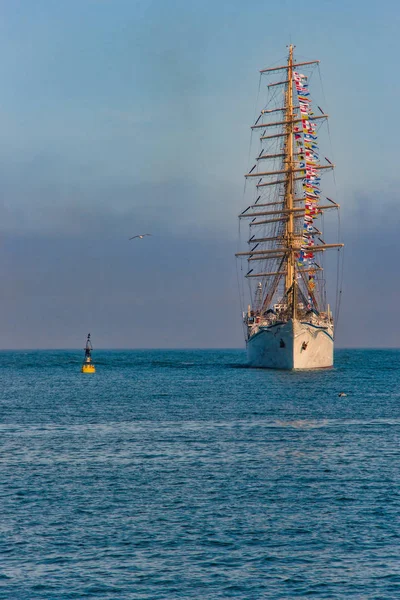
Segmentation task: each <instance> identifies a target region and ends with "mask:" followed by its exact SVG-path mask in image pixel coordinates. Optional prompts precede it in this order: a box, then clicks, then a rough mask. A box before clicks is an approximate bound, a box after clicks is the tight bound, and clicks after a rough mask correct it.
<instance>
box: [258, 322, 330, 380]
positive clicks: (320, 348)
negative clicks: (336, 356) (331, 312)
mask: <svg viewBox="0 0 400 600" xmlns="http://www.w3.org/2000/svg"><path fill="white" fill-rule="evenodd" d="M247 357H248V362H249V365H250V366H252V367H261V368H265V369H321V368H324V367H332V366H333V329H332V326H331V325H327V326H323V325H315V324H312V323H309V322H306V321H298V320H296V319H295V320H290V321H288V322H286V323H276V324H274V325H270V326H264V327H263V326H261V327H260V328H259V329H258V331H256V332H255V333H253V335H251V336H250V338H249V340H248V342H247Z"/></svg>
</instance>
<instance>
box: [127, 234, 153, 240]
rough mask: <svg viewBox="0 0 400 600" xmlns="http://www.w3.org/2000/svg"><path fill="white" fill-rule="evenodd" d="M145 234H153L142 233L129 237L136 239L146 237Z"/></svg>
mask: <svg viewBox="0 0 400 600" xmlns="http://www.w3.org/2000/svg"><path fill="white" fill-rule="evenodd" d="M145 235H151V233H142V234H140V235H134V236H133V237H131V238H129V239H130V240H134V239H135V238H139V239H141V240H142V239H143V238H144V237H145Z"/></svg>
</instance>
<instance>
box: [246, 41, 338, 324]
mask: <svg viewBox="0 0 400 600" xmlns="http://www.w3.org/2000/svg"><path fill="white" fill-rule="evenodd" d="M293 54H294V46H293V45H292V44H290V46H289V54H288V58H287V62H286V64H284V65H281V66H278V67H271V68H268V69H262V70H261V73H262V74H266V75H269V74H271V73H274V72H276V71H283V72H284V73H285V75H286V76H284V77H282V79H281V80H279V81H277V82H274V83H270V84H268V86H267V87H268V90H271V89H272V88H274V89H275V88H276V86H284V94H283V102H282V101H281V102H280V103H279V104H278V106H277V107H274V108H271V105H270V104H267V105H266V106H265V108H264V109H262V110H261V112H260V115H259V117H258V118H257V120H256V122H255V123H254V125H252V126H251V129H252V131H257V130H260V131H261V132H262V133H261V136H260V138H259V139H260V141H261V142H262V144H264V143H265V146H263V147H262V149H261V152H260V153H259V155H258V156H257V157H256V163H255V165H254V166H253V167H252V168H251V169H250V171H249V172H248V173H246V174H245V177H246V179H250V180H256V179H258V182H257V183H255V190H256V192H257V194H256V195H257V198H256V200H253V202H252V203H251V204H250V205H249V206H248V207H247V208H246V209H245V210H243V211H242V212H241V213H240V214H239V219H245V220H248V223H249V230H250V237H249V239H248V241H247V243H248V245H249V249H248V251H245V252H237V253H236V256H237V257H238V258H246V259H247V261H248V269H249V270H248V272H247V273H246V275H245V277H246V279H249V280H250V281H251V279H252V278H257V279H259V280H260V279H261V280H262V281H263V282H264V284H263V290H264V302H263V304H262V307H261V309H257V310H260V311H262V309H263V307H268V304H269V303H270V302H271V300H272V298H273V297H274V294H275V293H276V292H277V290H278V286H279V285H280V283H281V282H282V283H284V290H283V297H284V304H286V307H287V313H288V314H290V316H291V317H292V318H296V317H297V316H298V312H299V310H298V309H299V307H298V297H300V298H301V297H303V299H304V298H305V296H310V295H311V296H312V298H314V306H317V304H316V302H315V293H313V292H312V290H311V289H310V286H309V279H310V280H311V278H313V279H314V274H315V272H316V271H322V270H323V268H322V267H320V266H319V265H318V264H316V263H314V264H312V265H307V263H304V262H303V261H299V257H300V255H301V253H305V252H306V253H311V254H312V255H314V254H315V253H317V252H324V251H325V250H330V249H333V248H337V249H339V248H341V247H342V246H343V244H340V243H337V244H326V243H325V242H324V241H323V240H322V239H321V238H320V237H318V238H317V243H315V241H314V237H315V236H319V235H322V232H321V231H319V229H318V228H317V227H316V225H315V224H314V225H310V227H311V232H312V233H311V237H312V239H309V238H310V236H304V223H305V222H306V219H305V216H306V215H307V216H308V217H309V215H310V212H309V211H310V210H311V209H313V210H314V213H313V214H318V215H320V214H322V213H323V212H325V211H326V210H330V209H336V210H337V209H338V208H339V204H337V203H336V202H334V201H333V200H332V199H330V198H327V200H328V202H329V203H328V204H324V205H322V204H319V202H318V198H317V194H316V193H314V192H313V191H311V192H308V193H309V194H310V195H311V194H314V196H313V197H314V198H317V200H312V203H313V204H312V206H311V208H310V202H308V200H306V195H305V193H304V191H303V194H302V195H299V194H297V196H296V186H297V185H298V183H299V182H300V181H302V182H303V187H304V181H305V174H306V169H305V159H304V156H303V154H307V152H315V150H314V148H315V147H316V146H315V145H314V146H313V145H312V144H313V143H312V142H307V146H306V144H305V143H304V140H303V144H304V147H302V143H301V142H299V140H298V138H300V137H301V136H300V134H299V135H297V133H298V132H299V131H302V130H303V120H304V119H303V115H302V113H301V108H302V107H301V106H300V101H299V102H298V101H297V96H298V94H295V74H296V72H297V70H298V68H299V67H301V66H309V65H314V64H318V62H319V61H306V62H294V57H293ZM294 96H295V100H294ZM275 100H278V96H277V95H275V96H273V97H272V101H273V102H274V101H275ZM303 104H304V103H303ZM318 108H319V107H318ZM297 111H300V112H297ZM276 112H280V113H282V117H278V119H277V120H274V114H275V113H276ZM320 112H321V113H322V114H321V115H315V114H314V113H313V112H310V113H309V114H308V113H307V121H308V122H309V123H315V122H316V121H317V122H320V119H321V120H323V121H325V120H326V119H327V118H328V115H327V114H326V113H324V112H323V111H322V109H320ZM270 116H272V121H270V120H269V117H270ZM300 123H301V126H300V127H299V125H300ZM270 127H271V128H273V129H275V131H276V132H275V133H272V135H266V132H267V129H268V128H270ZM314 127H315V125H314ZM276 128H279V129H278V130H276ZM295 137H296V140H297V141H296V146H297V147H299V148H301V153H297V151H296V150H295ZM280 138H281V139H282V138H283V141H284V143H283V146H282V147H279V146H278V147H275V148H274V147H272V148H271V146H270V144H274V141H272V140H275V139H280ZM264 148H265V149H264ZM305 149H307V151H306V152H305V151H304V150H305ZM316 152H318V149H317V150H316ZM276 159H281V160H282V162H280V163H279V165H277V164H276V163H274V164H275V165H276V166H275V168H271V169H268V168H263V167H261V166H260V165H262V164H265V163H264V162H263V161H270V160H272V161H276ZM311 160H313V157H311ZM326 160H327V162H328V163H329V164H326V165H321V164H320V163H319V160H318V156H317V158H316V161H315V162H314V163H313V171H314V173H318V175H319V174H321V175H322V173H323V172H326V170H328V171H330V170H331V169H333V168H334V164H333V163H332V162H331V161H330V160H328V159H326ZM260 161H261V162H260ZM267 164H268V162H267ZM270 177H271V178H272V179H269V178H270ZM276 189H278V190H279V189H281V190H282V194H279V195H278V194H276V192H275V191H274V190H276ZM259 201H260V202H259ZM314 218H315V217H314ZM299 219H301V221H303V227H301V226H300V220H299ZM310 220H311V223H313V218H311V219H310V218H309V219H308V220H307V222H310ZM258 227H262V228H263V229H261V230H260V229H258ZM253 228H257V229H253ZM268 228H269V229H268ZM253 231H254V233H253V234H252V232H253ZM308 231H310V229H308ZM256 232H257V233H256ZM258 232H260V234H258ZM304 238H305V239H304ZM253 261H257V262H262V263H264V265H265V266H264V268H261V269H257V268H253V267H254V262H253ZM269 265H272V268H270V267H269ZM254 271H256V272H254ZM298 277H299V278H300V279H299V280H298Z"/></svg>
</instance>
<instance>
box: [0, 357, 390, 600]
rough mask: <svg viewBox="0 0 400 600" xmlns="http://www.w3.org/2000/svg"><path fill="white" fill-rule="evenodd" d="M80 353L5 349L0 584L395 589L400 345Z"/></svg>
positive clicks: (18, 590)
mask: <svg viewBox="0 0 400 600" xmlns="http://www.w3.org/2000/svg"><path fill="white" fill-rule="evenodd" d="M82 355H83V353H82V352H81V351H76V352H73V351H68V352H66V351H46V352H43V351H32V352H25V351H20V352H1V353H0V448H1V450H0V499H1V503H0V511H1V518H0V598H2V599H3V598H6V599H12V600H20V599H21V600H25V599H26V600H34V599H39V598H40V599H43V600H48V599H51V600H64V599H65V600H67V599H70V598H71V599H72V598H74V599H85V598H99V599H106V598H107V599H108V598H113V599H144V598H145V599H149V600H158V599H172V600H173V599H181V598H188V599H189V598H196V599H203V598H204V599H210V600H211V599H212V600H217V599H219V598H228V599H230V598H232V599H236V598H241V599H248V600H257V599H259V598H273V599H275V598H276V599H292V598H304V599H309V598H327V599H335V598H343V599H347V598H352V599H353V598H354V599H355V598H359V599H360V600H361V599H362V600H364V599H370V598H371V599H372V598H373V599H385V600H386V599H391V598H393V599H398V598H400V516H399V515H400V461H399V454H400V351H396V350H339V351H337V353H336V365H335V368H334V369H330V370H323V371H321V372H283V371H264V370H256V369H248V368H245V354H244V352H243V351H232V350H229V351H224V350H218V351H214V350H209V351H202V350H196V351H191V350H185V351H96V350H95V351H94V359H95V361H96V366H97V373H96V374H95V375H83V374H81V373H80V365H81V361H82ZM341 391H344V392H345V393H346V394H347V396H346V397H339V396H338V394H339V392H341Z"/></svg>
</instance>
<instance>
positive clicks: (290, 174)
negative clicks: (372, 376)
mask: <svg viewBox="0 0 400 600" xmlns="http://www.w3.org/2000/svg"><path fill="white" fill-rule="evenodd" d="M287 71H288V86H287V90H286V98H285V106H286V121H287V124H286V170H287V179H286V184H285V199H284V206H285V210H287V213H288V219H287V221H286V222H285V235H284V237H285V239H286V247H287V251H288V258H287V269H286V276H285V292H286V293H288V292H289V290H290V289H291V288H292V292H293V305H292V310H293V317H295V316H296V315H295V312H296V301H295V300H296V299H295V285H296V280H295V260H294V248H293V246H294V235H295V229H294V213H293V198H294V159H293V120H294V112H293V45H292V44H290V46H289V57H288V66H287Z"/></svg>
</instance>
